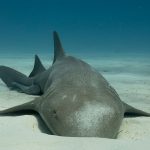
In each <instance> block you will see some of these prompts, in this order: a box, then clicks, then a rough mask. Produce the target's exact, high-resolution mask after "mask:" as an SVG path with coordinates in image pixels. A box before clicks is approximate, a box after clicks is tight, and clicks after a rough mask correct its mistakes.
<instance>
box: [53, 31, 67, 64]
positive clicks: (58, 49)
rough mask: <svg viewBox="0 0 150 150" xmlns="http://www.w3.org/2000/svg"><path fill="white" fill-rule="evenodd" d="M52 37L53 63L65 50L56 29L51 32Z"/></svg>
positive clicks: (63, 54) (62, 55)
mask: <svg viewBox="0 0 150 150" xmlns="http://www.w3.org/2000/svg"><path fill="white" fill-rule="evenodd" d="M53 38H54V60H53V63H54V62H55V61H56V60H57V59H61V58H62V57H64V56H65V52H64V50H63V48H62V45H61V42H60V39H59V36H58V33H57V32H56V31H54V32H53Z"/></svg>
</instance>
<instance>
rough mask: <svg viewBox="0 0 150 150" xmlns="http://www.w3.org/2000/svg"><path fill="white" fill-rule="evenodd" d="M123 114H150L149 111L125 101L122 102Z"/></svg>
mask: <svg viewBox="0 0 150 150" xmlns="http://www.w3.org/2000/svg"><path fill="white" fill-rule="evenodd" d="M124 107H125V115H129V116H130V115H131V116H150V113H148V112H145V111H142V110H139V109H136V108H134V107H132V106H130V105H128V104H126V103H124Z"/></svg>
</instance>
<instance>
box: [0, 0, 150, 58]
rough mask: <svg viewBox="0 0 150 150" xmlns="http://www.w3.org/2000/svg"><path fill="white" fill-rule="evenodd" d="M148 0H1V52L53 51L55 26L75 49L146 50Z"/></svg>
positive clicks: (149, 46) (149, 48) (89, 52)
mask: <svg viewBox="0 0 150 150" xmlns="http://www.w3.org/2000/svg"><path fill="white" fill-rule="evenodd" d="M149 8H150V1H148V0H126V1H120V0H114V1H112V0H105V1H104V0H92V1H91V0H80V1H79V0H13V1H11V0H5V1H4V0H1V1H0V53H1V56H2V55H8V56H11V55H16V54H18V55H22V54H28V53H30V54H35V53H37V54H38V53H39V54H41V55H44V54H45V55H47V54H50V53H52V50H53V40H52V31H53V30H56V31H58V32H59V34H60V36H61V38H62V42H63V45H64V49H65V50H66V51H67V52H68V53H69V54H73V55H79V56H80V54H81V53H82V54H83V56H86V57H87V56H88V57H98V56H100V55H101V56H103V55H109V56H114V55H127V54H128V55H131V54H138V55H141V56H142V55H144V54H145V56H147V54H149V53H150V9H149Z"/></svg>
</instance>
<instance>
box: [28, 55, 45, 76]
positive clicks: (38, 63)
mask: <svg viewBox="0 0 150 150" xmlns="http://www.w3.org/2000/svg"><path fill="white" fill-rule="evenodd" d="M45 70H46V69H45V67H44V66H43V65H42V63H41V61H40V59H39V57H38V56H37V55H35V61H34V67H33V70H32V72H31V73H30V75H29V77H34V76H35V75H37V74H39V73H41V72H43V71H45Z"/></svg>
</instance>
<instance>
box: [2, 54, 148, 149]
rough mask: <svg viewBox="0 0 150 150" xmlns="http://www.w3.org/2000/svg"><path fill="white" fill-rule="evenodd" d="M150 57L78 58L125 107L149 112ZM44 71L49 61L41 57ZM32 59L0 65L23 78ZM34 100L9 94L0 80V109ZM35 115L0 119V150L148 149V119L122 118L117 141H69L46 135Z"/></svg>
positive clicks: (4, 60)
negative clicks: (93, 68)
mask: <svg viewBox="0 0 150 150" xmlns="http://www.w3.org/2000/svg"><path fill="white" fill-rule="evenodd" d="M149 56H150V55H137V54H132V55H130V54H127V55H117V56H115V55H109V56H108V55H102V56H100V57H95V58H94V57H87V58H86V57H82V56H80V58H83V59H84V60H85V61H86V62H88V63H89V64H91V65H92V66H94V67H95V68H96V69H97V70H99V71H100V72H101V73H102V74H103V76H104V77H105V78H106V79H107V80H108V81H109V82H110V84H111V85H112V86H113V87H114V88H115V89H116V91H117V92H118V94H119V95H120V97H121V99H122V100H123V101H125V102H127V103H128V104H130V105H132V106H135V107H137V108H140V109H142V110H144V111H147V112H150V59H149V58H150V57H149ZM41 59H42V61H43V64H45V66H46V67H48V66H49V64H51V62H52V59H51V58H50V57H47V56H42V57H41ZM33 62H34V56H33V55H27V54H26V55H24V56H21V55H18V56H15V55H14V56H7V55H4V56H3V55H1V56H0V65H6V66H9V67H12V68H15V69H17V70H19V71H21V72H23V73H25V74H26V75H28V74H29V73H30V71H31V70H32V67H33ZM33 99H34V96H31V95H26V94H23V93H18V92H16V91H11V90H9V89H8V88H7V87H6V86H5V84H4V83H3V82H2V81H1V80H0V109H1V110H2V109H5V108H8V107H11V106H15V105H18V104H21V103H24V102H28V101H30V100H33ZM46 133H47V129H46V127H45V125H44V124H43V122H42V120H41V119H40V117H38V115H31V114H28V115H20V116H4V117H0V150H27V149H28V150H31V149H32V150H84V149H85V150H91V149H93V150H98V149H101V150H120V149H121V150H130V149H136V150H137V149H144V150H149V149H150V118H149V117H135V118H125V119H124V120H123V122H122V126H121V128H120V131H119V132H118V137H117V139H105V138H70V137H59V136H54V135H48V134H46Z"/></svg>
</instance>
